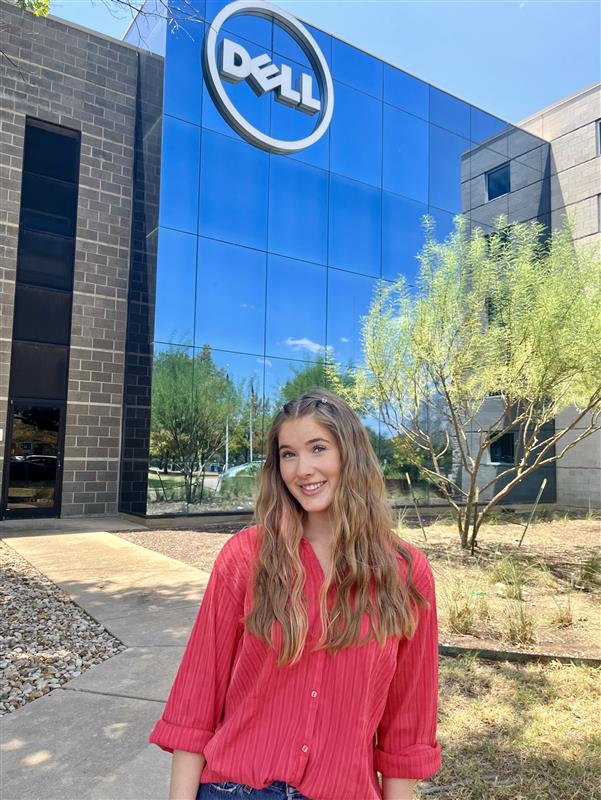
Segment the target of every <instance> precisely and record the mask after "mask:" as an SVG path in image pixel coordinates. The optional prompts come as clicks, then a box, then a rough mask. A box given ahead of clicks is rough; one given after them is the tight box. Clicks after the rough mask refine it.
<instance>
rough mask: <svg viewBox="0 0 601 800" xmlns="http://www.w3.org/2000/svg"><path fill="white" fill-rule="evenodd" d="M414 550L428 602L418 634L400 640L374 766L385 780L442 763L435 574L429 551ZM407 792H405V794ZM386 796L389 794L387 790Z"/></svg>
mask: <svg viewBox="0 0 601 800" xmlns="http://www.w3.org/2000/svg"><path fill="white" fill-rule="evenodd" d="M413 551H414V562H413V566H414V581H415V585H416V586H417V588H418V590H419V591H420V592H421V594H422V595H423V596H424V597H425V598H426V600H428V602H429V607H428V608H425V607H423V606H421V607H420V608H419V611H418V621H417V630H416V631H415V634H414V636H413V637H412V638H411V639H402V640H401V641H400V643H399V649H398V652H397V665H396V670H395V673H394V676H393V678H392V681H391V683H390V686H389V688H388V697H387V700H386V706H385V708H384V713H383V715H382V719H381V720H380V723H379V725H378V729H377V744H376V748H375V751H374V766H375V768H376V770H377V771H378V772H381V773H382V776H383V778H384V781H386V780H387V779H391V778H396V779H402V780H403V781H416V780H423V779H424V778H429V777H431V776H432V775H434V773H435V772H438V770H439V769H440V745H439V744H438V742H437V740H436V711H437V704H438V628H437V624H436V594H435V587H434V577H433V575H432V570H431V568H430V565H429V564H428V562H427V560H426V558H425V556H424V555H423V554H422V553H421V552H420V551H418V550H417V549H416V548H413ZM395 791H396V787H395ZM405 796H407V795H401V797H403V800H404V797H405ZM408 796H409V797H411V795H408ZM384 797H385V798H386V800H389V797H388V796H387V795H386V794H385V795H384ZM392 797H396V795H390V800H392Z"/></svg>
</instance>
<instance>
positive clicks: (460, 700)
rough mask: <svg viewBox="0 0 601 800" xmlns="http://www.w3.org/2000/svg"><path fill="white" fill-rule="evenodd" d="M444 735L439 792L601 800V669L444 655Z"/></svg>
mask: <svg viewBox="0 0 601 800" xmlns="http://www.w3.org/2000/svg"><path fill="white" fill-rule="evenodd" d="M439 735H440V740H441V745H442V750H443V768H442V770H441V771H440V772H439V773H438V774H437V775H436V776H435V779H434V780H431V781H425V782H423V783H422V784H420V789H427V787H437V788H438V791H436V793H435V794H433V796H434V797H436V798H442V799H443V800H543V799H544V800H551V799H553V800H601V731H600V729H599V671H598V669H596V668H593V667H582V666H566V665H562V664H560V663H559V662H553V663H552V664H547V665H544V666H543V665H540V664H529V665H525V666H522V665H516V664H510V663H508V662H502V663H495V664H493V663H490V662H483V661H479V660H478V659H475V658H473V657H467V658H457V659H450V658H443V659H441V671H440V723H439ZM441 787H449V788H447V789H446V790H445V791H440V788H441ZM420 796H423V797H428V796H430V795H427V794H421V795H420Z"/></svg>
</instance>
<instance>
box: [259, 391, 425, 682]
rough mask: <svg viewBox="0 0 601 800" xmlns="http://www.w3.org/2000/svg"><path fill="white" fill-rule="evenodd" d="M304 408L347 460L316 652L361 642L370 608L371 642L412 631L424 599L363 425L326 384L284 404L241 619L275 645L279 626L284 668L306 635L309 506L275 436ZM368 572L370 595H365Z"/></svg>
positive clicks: (271, 444)
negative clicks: (304, 545)
mask: <svg viewBox="0 0 601 800" xmlns="http://www.w3.org/2000/svg"><path fill="white" fill-rule="evenodd" d="M307 415H312V416H314V417H315V419H316V421H317V422H319V423H320V424H321V425H323V426H324V427H325V428H327V429H328V431H330V433H331V434H332V435H333V437H334V439H335V441H336V444H337V445H338V448H339V450H340V457H341V475H340V481H339V484H338V487H337V490H336V492H335V495H334V501H333V512H334V513H333V517H334V520H335V522H334V534H333V540H332V562H331V567H330V569H329V571H328V573H327V574H326V576H325V581H324V583H323V586H322V588H321V591H320V616H321V625H322V635H321V638H320V640H319V642H318V644H317V648H316V649H323V648H327V649H328V651H329V652H331V653H334V652H336V651H338V650H341V649H342V648H345V647H350V646H353V645H357V644H360V643H361V642H360V641H359V635H360V625H361V618H362V616H363V614H364V613H367V614H368V617H369V622H370V628H371V631H370V633H369V634H368V637H367V641H369V640H370V639H371V638H372V634H373V636H375V638H376V640H377V641H378V643H379V644H380V646H383V645H384V643H385V640H386V638H387V637H389V636H399V637H401V636H406V637H410V636H412V635H413V633H414V631H415V626H416V621H415V616H414V613H413V608H414V607H415V606H417V605H424V604H427V601H426V600H425V598H424V597H423V596H422V595H421V594H420V593H419V591H418V590H417V588H416V587H415V585H414V583H413V580H412V557H411V553H410V552H409V550H408V549H407V548H406V547H404V546H403V544H402V543H401V541H400V540H399V539H398V537H397V536H396V534H395V532H394V530H393V522H392V515H391V512H390V509H389V507H388V504H387V502H386V499H385V485H384V479H383V477H382V472H381V470H380V465H379V463H378V459H377V457H376V454H375V453H374V450H373V448H372V446H371V443H370V441H369V437H368V436H367V433H366V431H365V428H364V427H363V425H362V424H361V422H360V420H359V418H358V417H357V415H356V414H355V413H354V411H352V409H351V408H350V407H349V406H348V405H347V404H346V403H345V402H344V401H343V400H342V399H341V398H339V397H337V396H336V395H334V394H332V393H331V392H328V391H326V390H324V389H315V390H311V391H309V392H305V393H304V394H303V395H301V396H300V397H298V398H296V399H294V400H291V401H290V402H288V403H286V405H285V406H284V407H283V408H282V409H281V410H280V411H279V412H278V414H277V415H276V416H275V418H274V420H273V422H272V425H271V428H270V430H269V433H268V436H267V453H266V459H265V463H264V465H263V469H262V470H261V476H260V484H259V492H258V497H257V502H256V520H257V525H258V531H259V542H260V544H259V549H258V562H257V565H256V571H255V576H254V585H253V591H254V605H253V608H252V609H251V611H250V612H249V614H248V615H247V617H246V619H245V623H246V626H247V628H248V630H249V631H250V632H251V633H253V634H254V635H255V636H258V637H259V638H261V639H262V640H263V641H265V642H266V643H267V644H268V645H270V646H273V647H274V646H275V645H274V642H273V640H272V632H273V625H274V623H275V622H276V621H277V622H279V623H280V625H281V628H282V649H281V652H280V653H279V654H278V661H277V663H278V666H282V665H283V664H293V663H295V662H296V661H298V660H299V659H300V657H301V655H302V652H303V648H304V646H305V641H306V637H307V632H308V618H307V609H306V607H305V603H304V596H303V587H304V582H305V572H304V567H303V563H302V561H301V558H300V554H299V547H300V542H301V539H302V536H303V514H304V512H303V509H302V508H301V506H300V504H299V503H298V501H297V500H296V499H295V498H294V497H293V496H292V495H291V494H290V492H289V491H288V489H287V487H286V484H285V483H284V481H283V479H282V476H281V473H280V467H279V441H278V440H279V433H280V429H281V427H282V424H283V423H284V422H286V421H287V420H291V419H296V418H298V417H303V416H307ZM399 555H401V556H402V557H403V558H404V559H405V560H406V562H407V579H406V581H403V580H402V579H401V575H400V571H399V561H398V556H399ZM372 578H373V581H374V588H375V592H374V601H372V598H371V597H370V595H369V584H370V580H371V579H372ZM331 586H335V587H336V589H337V591H336V599H335V602H334V605H333V608H332V610H331V615H332V616H331V619H329V618H328V607H327V596H328V590H329V589H330V587H331ZM353 588H354V589H355V592H356V593H355V601H354V608H352V607H351V591H352V589H353ZM336 620H337V623H336ZM335 623H336V624H335ZM364 641H365V640H364Z"/></svg>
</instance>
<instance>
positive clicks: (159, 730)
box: [148, 719, 215, 753]
mask: <svg viewBox="0 0 601 800" xmlns="http://www.w3.org/2000/svg"><path fill="white" fill-rule="evenodd" d="M214 735H215V733H214V731H203V730H198V729H197V728H184V727H183V726H181V725H172V724H171V723H170V722H165V720H164V719H160V720H159V721H158V722H157V724H156V725H155V726H154V729H153V731H152V733H151V734H150V736H149V737H148V741H149V742H150V744H157V745H158V746H159V747H160V748H161V750H165V751H166V752H167V753H173V751H174V750H185V751H186V752H187V753H202V752H203V750H204V749H205V747H206V746H207V744H208V743H209V742H210V740H211V739H212V738H213V736H214Z"/></svg>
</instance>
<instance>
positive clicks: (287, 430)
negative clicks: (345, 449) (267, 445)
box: [278, 414, 333, 446]
mask: <svg viewBox="0 0 601 800" xmlns="http://www.w3.org/2000/svg"><path fill="white" fill-rule="evenodd" d="M332 438H333V437H332V434H331V433H330V431H329V430H328V429H327V428H326V426H325V425H323V424H322V423H321V422H319V421H318V419H317V418H316V417H315V415H314V414H307V415H306V416H303V417H294V418H293V419H287V420H286V421H285V422H283V423H282V425H281V427H280V432H279V436H278V442H279V444H280V446H281V445H282V444H292V441H294V442H295V443H296V444H299V443H301V444H305V443H306V442H309V441H311V440H312V439H325V440H327V441H332Z"/></svg>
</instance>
